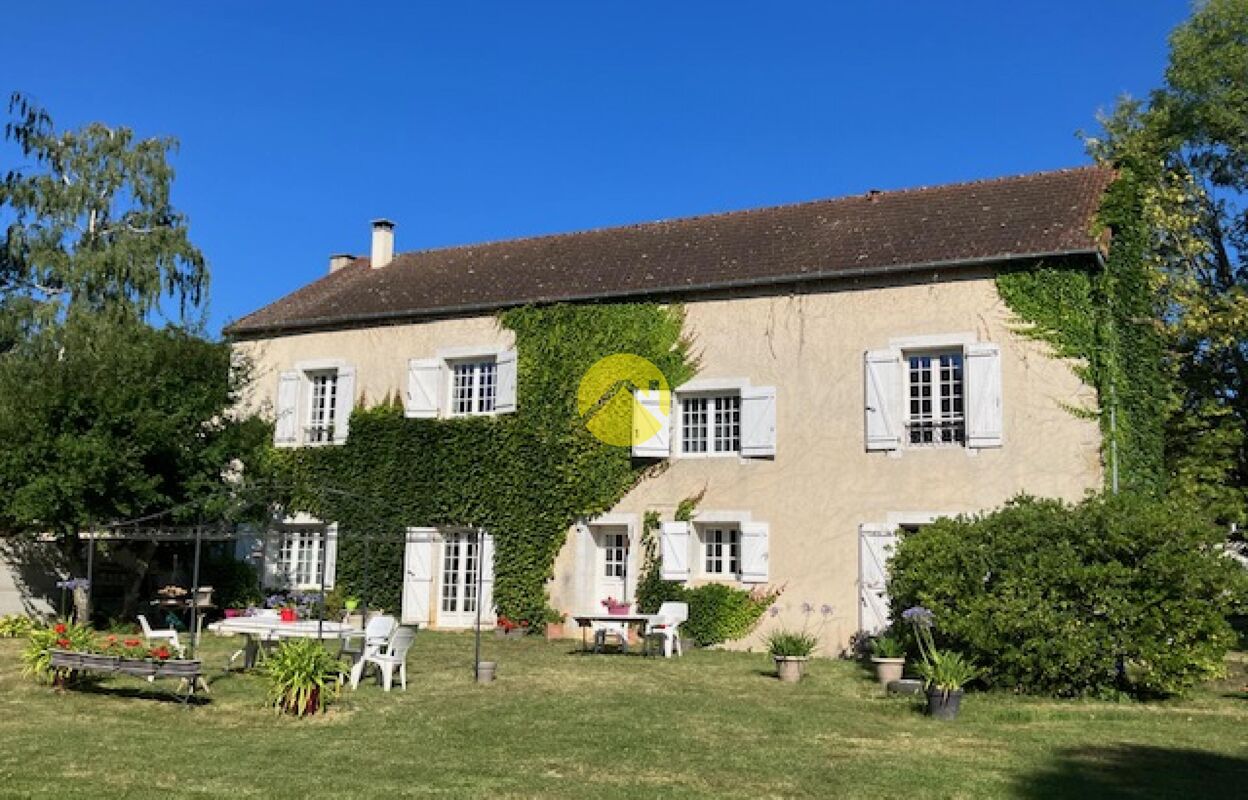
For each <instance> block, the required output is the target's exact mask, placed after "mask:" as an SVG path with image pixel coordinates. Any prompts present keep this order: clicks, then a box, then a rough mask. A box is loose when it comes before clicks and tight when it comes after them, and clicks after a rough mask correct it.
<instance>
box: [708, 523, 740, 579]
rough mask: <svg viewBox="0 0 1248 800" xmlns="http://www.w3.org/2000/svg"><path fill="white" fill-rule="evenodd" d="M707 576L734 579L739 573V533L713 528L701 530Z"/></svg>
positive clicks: (721, 527)
mask: <svg viewBox="0 0 1248 800" xmlns="http://www.w3.org/2000/svg"><path fill="white" fill-rule="evenodd" d="M702 542H703V546H704V548H705V550H706V560H705V572H706V574H707V575H713V576H723V577H736V576H737V574H738V573H740V571H741V533H740V531H738V530H737V529H736V528H730V527H723V526H714V527H707V528H704V529H703V530H702Z"/></svg>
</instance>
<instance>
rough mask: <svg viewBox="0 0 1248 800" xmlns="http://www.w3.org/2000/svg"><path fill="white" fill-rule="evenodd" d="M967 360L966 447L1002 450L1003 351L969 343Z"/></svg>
mask: <svg viewBox="0 0 1248 800" xmlns="http://www.w3.org/2000/svg"><path fill="white" fill-rule="evenodd" d="M963 355H964V358H965V359H966V396H967V404H966V446H967V447H1000V446H1001V438H1002V417H1001V348H1000V347H998V346H997V345H995V344H991V343H980V344H968V345H967V346H966V350H965V351H964V353H963Z"/></svg>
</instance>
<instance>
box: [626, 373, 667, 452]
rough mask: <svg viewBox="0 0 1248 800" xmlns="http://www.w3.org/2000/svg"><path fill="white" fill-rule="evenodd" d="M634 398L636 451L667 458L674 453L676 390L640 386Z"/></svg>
mask: <svg viewBox="0 0 1248 800" xmlns="http://www.w3.org/2000/svg"><path fill="white" fill-rule="evenodd" d="M633 400H634V402H633V455H634V456H637V457H638V458H667V457H668V456H669V455H671V454H672V437H671V424H670V422H671V421H670V415H671V410H672V393H671V392H669V391H663V390H660V389H654V390H645V389H637V390H636V391H635V392H634V393H633Z"/></svg>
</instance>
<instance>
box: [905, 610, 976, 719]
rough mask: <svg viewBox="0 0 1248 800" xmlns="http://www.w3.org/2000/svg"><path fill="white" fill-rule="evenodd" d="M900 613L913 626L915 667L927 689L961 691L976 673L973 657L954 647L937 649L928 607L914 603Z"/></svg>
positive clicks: (946, 693) (943, 692) (944, 693)
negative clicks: (916, 649) (917, 660)
mask: <svg viewBox="0 0 1248 800" xmlns="http://www.w3.org/2000/svg"><path fill="white" fill-rule="evenodd" d="M901 617H902V619H904V620H905V621H906V622H908V623H910V626H911V627H912V628H914V638H915V640H916V641H917V642H918V643H919V656H920V661H919V664H918V666H917V667H915V669H916V670H917V671H918V673H919V677H920V678H922V679H923V686H924V687H925V688H926V689H927V691H928V692H929V693H931V692H932V691H936V692H939V693H940V695H941V697H942V698H945V699H948V697H949V695H950V694H952V693H954V692H961V691H962V687H964V686H966V685H967V684H968V683H970V682H971V681H973V680H975V679H976V678H977V677H979V674H980V670H979V667H977V666H975V662H974V661H972V660H971V659H969V658H967V657H966V656H964V655H962V654H961V653H959V652H957V651H956V650H941V649H940V648H938V647H936V642H935V640H934V639H933V638H932V626H933V624H934V623H935V619H936V618H935V615H934V614H932V612H931V611H930V610H928V609H926V608H924V607H923V606H915V607H913V608H907V609H906V610H905V611H903V612H902V614H901Z"/></svg>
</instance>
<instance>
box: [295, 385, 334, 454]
mask: <svg viewBox="0 0 1248 800" xmlns="http://www.w3.org/2000/svg"><path fill="white" fill-rule="evenodd" d="M307 379H308V386H309V389H310V391H309V392H308V416H307V422H306V424H305V425H304V427H303V441H304V442H305V443H307V444H324V443H326V442H332V441H333V440H334V423H335V421H336V417H337V414H338V370H333V369H331V370H318V371H316V372H309V373H307Z"/></svg>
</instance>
